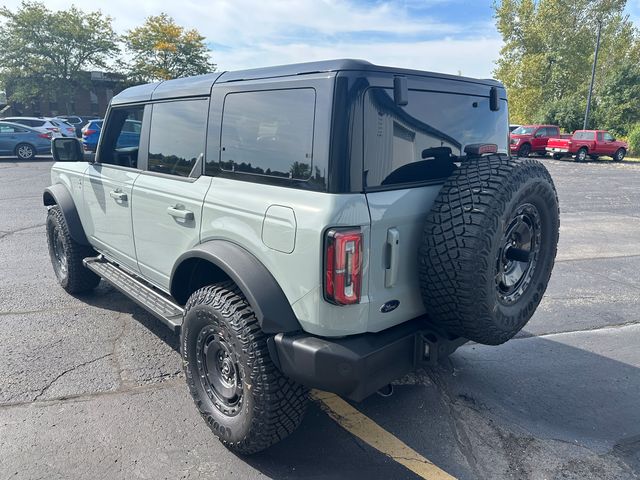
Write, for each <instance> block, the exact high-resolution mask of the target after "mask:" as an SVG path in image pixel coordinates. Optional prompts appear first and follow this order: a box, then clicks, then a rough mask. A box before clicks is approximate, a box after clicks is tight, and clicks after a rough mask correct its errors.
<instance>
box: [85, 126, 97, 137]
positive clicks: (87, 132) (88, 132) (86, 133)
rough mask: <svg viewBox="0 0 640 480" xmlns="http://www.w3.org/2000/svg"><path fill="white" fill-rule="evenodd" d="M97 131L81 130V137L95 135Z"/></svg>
mask: <svg viewBox="0 0 640 480" xmlns="http://www.w3.org/2000/svg"><path fill="white" fill-rule="evenodd" d="M97 132H98V130H92V129H90V128H87V129H86V130H82V136H83V137H89V136H91V135H93V134H94V133H97Z"/></svg>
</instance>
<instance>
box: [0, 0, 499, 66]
mask: <svg viewBox="0 0 640 480" xmlns="http://www.w3.org/2000/svg"><path fill="white" fill-rule="evenodd" d="M448 1H451V0H425V1H422V2H421V3H420V4H421V5H422V6H424V5H427V6H428V5H435V4H437V5H438V7H437V8H439V9H445V8H447V5H446V3H447V2H448ZM19 3H20V2H19V0H5V1H4V4H5V6H7V7H9V8H17V7H18V6H19ZM70 4H71V2H70V1H68V0H47V1H46V5H47V7H48V8H50V9H64V8H68V7H69V6H70ZM76 5H77V6H78V7H79V8H81V9H83V10H89V9H97V8H99V9H101V10H102V11H103V12H104V13H107V14H109V15H111V16H112V17H114V20H115V22H114V23H115V27H116V29H117V30H118V31H119V32H124V31H125V30H127V29H130V28H133V27H135V26H137V25H139V24H141V23H142V22H143V21H144V18H145V17H147V16H149V15H155V14H158V13H160V12H162V11H164V12H166V13H168V14H169V15H171V16H172V17H174V19H175V20H176V22H177V23H178V24H180V25H183V26H185V27H188V28H196V29H198V30H199V31H200V33H202V34H203V35H204V36H205V37H206V39H207V41H208V42H210V43H211V44H212V45H221V46H225V48H222V47H221V48H220V49H215V48H214V51H213V60H214V62H216V63H217V64H218V65H219V69H221V70H236V69H242V68H252V67H259V66H265V65H275V64H283V63H292V62H304V61H312V60H320V59H329V58H344V57H351V58H363V59H366V60H369V61H371V62H373V63H380V64H388V65H392V66H399V67H407V68H417V69H427V70H433V71H442V72H447V73H457V72H458V71H462V73H463V74H464V75H469V76H479V77H489V76H490V75H491V70H492V69H493V61H494V60H495V59H496V58H497V56H498V51H499V48H500V39H499V37H498V36H497V33H495V36H492V35H489V36H486V34H484V35H483V34H479V35H478V36H477V38H474V37H471V36H470V35H469V33H468V32H473V31H478V32H495V30H494V27H493V26H489V28H487V25H488V22H489V21H490V19H489V18H486V19H481V21H482V22H483V23H479V24H477V25H476V27H477V28H473V27H474V26H473V25H470V24H469V23H468V21H466V22H462V21H461V22H458V23H456V24H448V23H444V22H441V21H438V20H436V19H434V18H432V17H430V16H428V15H425V14H420V15H417V14H415V10H413V9H414V8H415V7H416V5H419V4H418V3H416V1H415V0H387V1H383V2H378V3H375V4H372V5H364V4H362V3H357V4H356V3H354V2H353V1H352V0H351V1H346V0H315V1H314V0H278V1H265V0H215V1H211V2H202V1H197V0H181V1H180V2H176V3H164V2H157V1H153V0H135V1H131V0H107V1H105V0H94V1H92V2H88V3H87V2H83V3H77V2H76ZM458 8H460V4H458ZM488 17H489V13H488Z"/></svg>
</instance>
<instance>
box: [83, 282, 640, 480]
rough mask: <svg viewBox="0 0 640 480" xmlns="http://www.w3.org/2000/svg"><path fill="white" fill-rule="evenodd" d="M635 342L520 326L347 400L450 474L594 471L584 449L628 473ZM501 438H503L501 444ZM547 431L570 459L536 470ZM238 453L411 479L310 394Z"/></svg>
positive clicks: (319, 473) (98, 295) (636, 373)
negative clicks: (489, 446)
mask: <svg viewBox="0 0 640 480" xmlns="http://www.w3.org/2000/svg"><path fill="white" fill-rule="evenodd" d="M80 299H81V300H82V301H83V302H87V303H89V304H91V305H93V306H96V307H100V308H104V309H109V310H113V311H115V312H126V313H131V314H132V315H133V318H134V319H136V320H137V321H138V322H140V323H141V324H142V325H144V326H145V327H146V328H147V329H149V330H150V331H151V332H153V333H154V334H155V335H156V336H158V337H159V338H161V339H162V340H164V341H165V342H166V343H167V344H169V345H170V346H171V347H172V348H173V349H174V350H176V351H178V346H179V339H178V337H177V336H176V335H175V334H173V333H172V332H171V331H170V330H169V329H168V328H166V327H165V326H164V325H163V324H162V323H161V322H160V321H159V320H156V319H155V318H154V317H153V316H152V315H150V314H148V313H146V312H145V311H144V310H142V309H141V308H140V307H138V306H137V305H135V304H134V303H133V302H131V301H130V300H128V299H127V298H126V297H125V296H124V295H122V294H120V293H119V292H117V291H115V290H114V289H112V288H111V287H109V286H104V285H101V286H100V287H99V289H98V290H97V291H96V292H95V293H93V294H91V295H83V296H82V297H80ZM523 334H524V335H527V334H526V332H523ZM639 344H640V326H630V327H622V328H617V329H606V330H599V331H598V330H596V331H593V332H589V331H586V332H579V333H576V334H559V335H556V336H554V340H550V339H548V338H541V337H527V336H524V337H521V338H519V339H515V340H511V341H509V342H507V343H506V344H504V345H501V346H499V347H490V346H484V345H477V344H469V345H465V346H463V347H462V348H461V349H459V350H458V351H457V352H456V353H454V354H453V356H452V357H451V358H450V359H449V360H447V361H446V363H445V364H444V365H442V366H440V367H437V368H435V369H432V370H430V371H426V372H422V375H420V374H418V375H412V376H410V377H409V380H408V381H407V379H404V381H401V382H400V383H401V384H400V385H398V386H396V389H395V390H396V393H395V394H394V395H393V396H392V397H389V398H382V397H380V396H377V395H373V396H371V397H369V398H368V399H366V400H365V401H363V402H361V403H358V404H355V406H356V408H358V410H360V411H361V412H362V413H364V414H365V415H367V416H368V417H370V418H371V419H373V420H374V421H375V422H376V423H378V424H379V425H380V426H382V427H383V428H385V429H386V430H388V431H389V432H391V433H392V434H394V435H395V436H396V437H398V438H399V439H400V440H402V441H403V442H405V443H406V444H407V445H409V446H410V447H411V448H413V449H414V450H416V451H417V452H419V453H420V454H421V455H423V456H424V457H426V458H427V459H429V460H430V461H432V462H433V463H434V464H436V465H437V466H438V467H440V468H442V469H444V470H445V471H447V472H449V473H450V474H452V475H454V476H456V477H458V478H495V479H498V478H509V477H512V476H513V475H514V474H516V476H517V478H528V477H529V476H534V475H533V473H534V471H535V470H533V469H535V468H538V469H539V470H538V471H537V473H538V474H541V473H542V474H549V476H551V477H552V478H554V477H555V476H556V475H558V476H566V475H569V477H571V475H574V474H575V475H578V474H579V475H581V476H582V477H583V478H594V479H595V478H601V477H603V476H605V473H606V470H602V471H601V470H598V469H595V470H594V467H589V469H587V471H588V472H592V473H593V476H589V475H590V474H587V475H586V476H585V474H584V472H583V471H582V470H580V468H582V467H581V464H580V461H581V460H580V458H581V457H580V456H581V455H582V457H583V458H584V461H591V460H588V459H587V458H586V456H588V455H591V454H593V455H596V456H598V455H599V456H600V457H598V458H602V459H603V460H602V462H603V465H602V468H603V469H606V468H607V467H606V465H608V463H607V462H608V461H609V460H610V461H611V462H614V463H615V461H616V459H620V460H622V462H624V463H625V464H626V465H627V466H628V469H629V472H630V476H636V475H640V369H639V368H638V366H637V365H638V364H640V354H639V353H638V351H639V350H638V348H637V345H639ZM605 355H606V356H605ZM476 422H481V423H482V424H483V425H484V426H485V427H486V429H487V430H488V431H490V432H493V435H495V438H494V439H493V440H491V439H486V438H485V439H484V440H482V441H483V442H492V441H494V442H495V445H497V446H499V448H497V449H493V453H492V454H491V455H490V456H487V454H486V448H479V447H480V446H481V445H480V444H479V442H478V438H477V436H476V435H475V434H474V429H475V428H476V426H475V425H474V423H476ZM485 435H486V432H485ZM509 438H511V439H512V441H513V442H515V444H514V445H509V443H508V442H509V440H508V439H509ZM505 439H506V440H505ZM212 441H214V440H213V438H212ZM522 441H524V442H525V444H527V445H529V444H535V442H539V443H540V445H544V444H545V442H546V443H549V442H550V446H549V448H546V449H545V448H542V447H538V448H533V449H526V448H524V449H523V448H522V444H521V442H522ZM554 442H561V443H562V444H563V445H567V446H568V447H567V448H572V447H575V448H576V449H577V453H576V455H577V456H578V460H576V458H575V457H572V459H571V460H569V459H568V458H563V457H562V456H561V454H560V453H558V457H557V458H554V459H553V461H552V462H551V461H549V465H555V467H553V468H556V470H558V471H546V470H544V468H546V467H545V464H546V463H545V462H547V461H548V459H545V458H536V454H539V455H543V454H544V455H547V454H549V452H553V445H554V444H555V443H554ZM586 449H588V450H586ZM541 452H546V453H541ZM585 452H588V453H585ZM518 455H521V456H522V458H517V456H518ZM514 456H515V457H514ZM496 458H498V459H500V460H501V461H496ZM607 458H608V459H609V460H606V459H607ZM242 460H243V461H245V462H247V463H248V464H249V465H251V466H252V467H254V468H256V469H258V470H259V471H261V472H262V473H264V474H265V475H267V476H269V477H272V478H275V479H295V478H394V479H395V478H415V477H414V476H413V474H412V473H411V472H409V471H408V470H406V469H404V467H402V466H400V465H399V464H397V463H395V462H394V461H393V460H391V459H390V458H388V457H386V456H384V455H382V454H380V453H379V452H377V451H376V450H374V449H373V448H371V447H369V446H368V445H366V444H364V443H363V442H362V441H360V440H359V439H357V438H355V437H353V436H352V435H350V434H349V433H347V432H346V431H345V430H343V429H342V428H341V427H339V426H338V425H337V424H336V423H335V422H334V421H333V420H331V419H330V418H329V417H328V416H327V415H326V414H325V413H323V412H322V411H321V410H320V408H319V407H318V405H317V404H315V403H313V402H311V403H310V405H309V410H308V413H307V416H306V417H305V420H304V421H303V423H302V425H301V426H300V428H299V429H298V430H297V431H296V432H294V433H293V434H292V435H291V436H290V437H288V438H287V439H285V440H284V441H282V442H281V443H279V444H277V445H275V446H273V447H271V448H270V449H268V450H267V451H265V452H262V453H260V454H257V455H254V456H251V457H243V458H242ZM514 462H515V463H514ZM518 462H520V463H518ZM503 464H504V465H507V467H505V468H506V469H502V467H501V465H503ZM514 465H517V468H516V467H514ZM536 465H537V467H536ZM514 468H515V470H514ZM492 469H493V470H492ZM487 472H491V473H490V474H488V473H487ZM514 472H515V473H514ZM581 472H582V473H581Z"/></svg>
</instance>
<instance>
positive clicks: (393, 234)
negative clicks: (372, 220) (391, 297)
mask: <svg viewBox="0 0 640 480" xmlns="http://www.w3.org/2000/svg"><path fill="white" fill-rule="evenodd" d="M399 248H400V232H399V231H398V229H397V228H390V229H389V230H387V265H386V269H385V271H384V286H385V287H387V288H389V287H393V286H394V285H395V284H396V282H397V281H398V249H399Z"/></svg>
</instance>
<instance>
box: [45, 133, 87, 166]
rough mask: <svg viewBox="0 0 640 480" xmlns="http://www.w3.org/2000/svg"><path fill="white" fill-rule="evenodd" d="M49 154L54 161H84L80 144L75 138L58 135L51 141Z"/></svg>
mask: <svg viewBox="0 0 640 480" xmlns="http://www.w3.org/2000/svg"><path fill="white" fill-rule="evenodd" d="M51 154H52V155H53V159H54V160H55V161H56V162H84V161H85V159H84V153H83V152H82V144H81V143H80V140H78V139H77V138H70V137H58V138H54V139H53V141H52V142H51Z"/></svg>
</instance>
